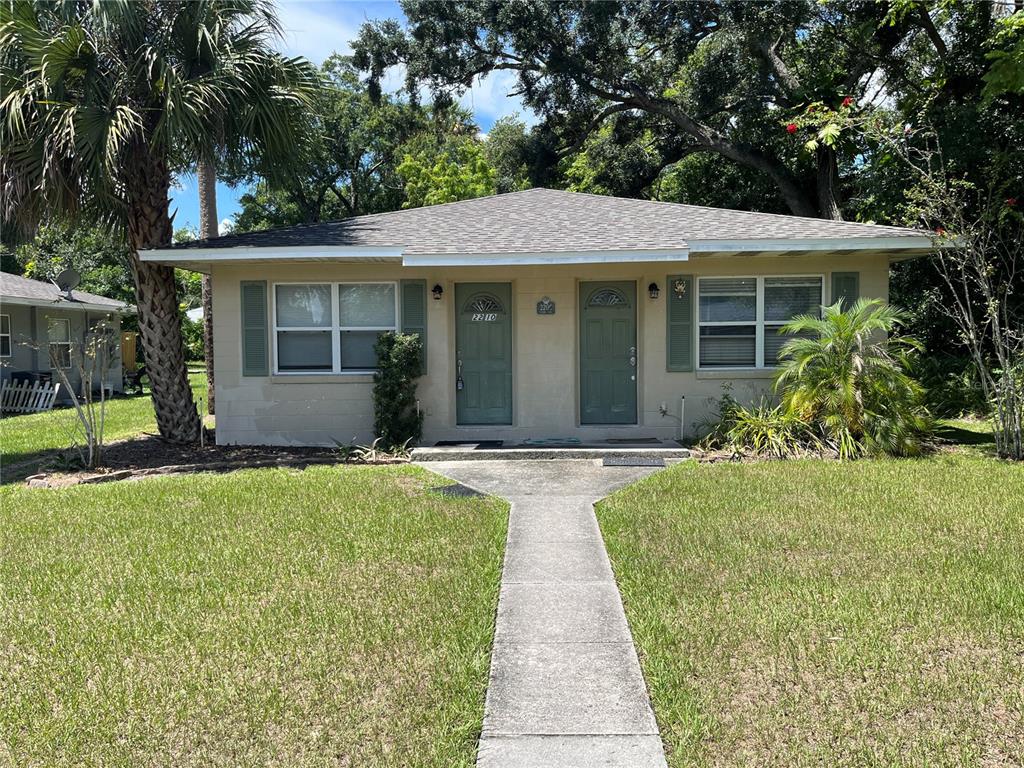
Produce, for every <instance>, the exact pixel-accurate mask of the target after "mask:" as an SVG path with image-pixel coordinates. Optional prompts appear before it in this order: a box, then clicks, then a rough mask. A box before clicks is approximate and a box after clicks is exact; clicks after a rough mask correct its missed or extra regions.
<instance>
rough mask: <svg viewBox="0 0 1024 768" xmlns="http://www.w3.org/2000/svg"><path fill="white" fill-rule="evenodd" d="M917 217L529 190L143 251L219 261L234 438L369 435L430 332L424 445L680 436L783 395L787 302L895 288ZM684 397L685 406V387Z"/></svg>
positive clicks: (219, 325) (197, 263) (914, 248)
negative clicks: (726, 409) (396, 347)
mask: <svg viewBox="0 0 1024 768" xmlns="http://www.w3.org/2000/svg"><path fill="white" fill-rule="evenodd" d="M931 248H932V241H931V238H930V237H929V236H928V235H927V234H926V233H922V232H918V231H915V230H911V229H902V228H897V227H885V226H875V225H869V224H854V223H849V222H836V221H825V220H820V219H807V218H798V217H794V216H779V215H771V214H762V213H749V212H742V211H728V210H719V209H714V208H703V207H699V206H691V205H677V204H672V203H657V202H648V201H643V200H627V199H620V198H612V197H599V196H593V195H585V194H576V193H570V192H559V191H553V190H547V189H531V190H527V191H525V192H515V193H510V194H505V195H498V196H494V197H485V198H478V199H474V200H466V201H463V202H458V203H449V204H447V205H438V206H433V207H428V208H418V209H412V210H405V211H396V212H393V213H385V214H376V215H371V216H360V217H356V218H351V219H345V220H342V221H337V222H329V223H321V224H311V225H305V226H296V227H288V228H282V229H276V230H269V231H265V232H253V233H249V234H237V235H228V236H225V237H220V238H217V239H215V240H209V241H195V242H190V243H186V244H182V245H178V246H173V247H171V248H167V249H160V250H153V251H147V252H143V254H142V256H141V258H142V259H143V260H144V261H154V262H159V263H164V264H171V265H174V266H176V267H183V268H186V269H193V270H198V271H201V272H205V273H209V274H210V275H211V276H212V278H213V298H214V304H215V306H216V312H215V314H214V349H215V360H214V366H215V373H216V382H217V393H216V394H217V441H218V442H220V443H241V444H259V443H271V444H303V445H316V444H319V445H331V444H333V443H334V441H335V440H338V441H344V442H348V441H350V440H353V439H354V440H357V441H361V442H365V441H369V440H371V439H372V437H373V435H372V433H373V401H372V387H373V375H372V374H373V368H374V366H375V364H376V360H375V357H374V353H373V344H374V341H375V339H376V337H377V335H378V334H379V333H380V332H381V331H385V330H400V331H407V332H416V333H420V334H422V335H423V336H424V340H425V349H426V360H425V362H426V374H425V375H424V376H423V378H422V379H420V381H419V386H418V397H419V402H420V406H421V408H422V409H423V413H424V415H425V421H424V442H425V443H431V442H434V441H440V440H467V441H471V440H482V439H498V440H507V441H519V440H524V439H555V438H578V439H581V440H585V441H587V440H604V439H610V438H647V437H653V438H667V439H670V438H674V437H677V436H678V435H679V433H680V426H681V424H680V421H681V420H682V422H683V423H682V426H684V427H685V430H686V432H687V433H691V432H692V430H693V424H694V422H698V421H700V420H701V419H703V418H706V417H707V416H708V415H709V414H710V410H709V409H710V408H711V404H710V398H715V397H718V396H720V395H721V392H722V387H723V385H729V386H731V391H732V394H733V396H735V397H736V398H737V399H740V400H745V401H750V400H752V399H755V398H757V397H758V396H760V394H762V393H764V392H766V391H769V389H770V383H771V378H772V374H773V369H774V366H775V363H776V356H777V354H778V351H779V348H780V346H781V345H782V343H783V341H784V338H783V337H781V336H779V335H778V333H777V329H778V328H779V326H780V325H781V324H783V323H785V322H786V321H787V320H789V319H790V318H791V317H793V316H794V315H796V314H800V313H804V312H816V311H818V308H819V306H820V305H822V304H829V303H831V302H834V301H836V300H837V299H840V298H845V299H852V298H854V297H856V296H871V297H877V298H880V299H887V297H888V286H889V264H890V263H891V262H893V261H894V260H897V259H905V258H911V257H914V256H919V255H922V254H924V253H926V252H928V251H929V249H931ZM683 397H685V413H684V414H682V415H681V413H680V410H681V407H682V406H681V398H683Z"/></svg>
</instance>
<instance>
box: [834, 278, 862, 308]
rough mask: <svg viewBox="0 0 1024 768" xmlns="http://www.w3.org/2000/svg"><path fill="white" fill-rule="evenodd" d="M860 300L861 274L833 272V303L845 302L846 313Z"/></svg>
mask: <svg viewBox="0 0 1024 768" xmlns="http://www.w3.org/2000/svg"><path fill="white" fill-rule="evenodd" d="M859 298H860V272H833V273H832V303H833V304H835V303H836V302H837V301H839V300H840V299H841V300H842V302H843V306H842V309H843V311H844V312H845V311H846V310H848V309H849V308H850V307H852V306H853V303H854V302H855V301H856V300H857V299H859Z"/></svg>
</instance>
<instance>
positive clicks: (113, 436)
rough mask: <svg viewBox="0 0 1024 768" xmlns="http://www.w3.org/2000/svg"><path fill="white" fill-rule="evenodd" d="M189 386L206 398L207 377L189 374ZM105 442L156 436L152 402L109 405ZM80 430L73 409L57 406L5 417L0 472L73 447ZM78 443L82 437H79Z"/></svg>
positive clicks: (120, 400)
mask: <svg viewBox="0 0 1024 768" xmlns="http://www.w3.org/2000/svg"><path fill="white" fill-rule="evenodd" d="M189 384H191V386H192V393H193V395H195V396H199V395H201V396H203V397H205V396H206V375H205V374H204V373H202V372H199V371H194V370H190V371H189ZM105 422H106V426H105V429H104V438H105V440H106V442H108V443H109V442H112V441H114V440H120V439H123V438H128V437H137V436H138V435H141V434H143V433H144V432H151V433H155V432H156V431H157V428H156V414H155V413H154V412H153V399H152V398H151V397H150V395H149V392H148V391H147V392H146V393H145V394H142V395H132V396H129V397H117V398H114V399H113V400H110V401H108V402H107V405H106V418H105ZM77 430H78V419H77V417H76V415H75V410H74V408H71V407H66V408H65V407H58V408H54V409H53V410H52V411H48V412H46V413H30V414H25V415H19V416H6V417H4V418H2V419H0V470H2V467H3V466H9V465H12V464H18V463H20V462H25V461H30V460H32V459H36V458H42V457H43V456H44V455H45V454H47V453H49V452H51V451H59V450H64V449H65V448H69V447H70V446H71V443H72V441H73V440H74V439H75V436H76V434H78V432H77ZM78 439H79V442H81V438H80V437H79V438H78Z"/></svg>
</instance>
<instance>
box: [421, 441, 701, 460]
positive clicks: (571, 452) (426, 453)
mask: <svg viewBox="0 0 1024 768" xmlns="http://www.w3.org/2000/svg"><path fill="white" fill-rule="evenodd" d="M608 458H616V459H640V458H644V459H648V458H650V459H688V458H690V451H689V449H687V448H683V447H682V446H679V445H676V444H674V443H663V444H661V445H650V446H644V447H642V448H639V447H638V448H624V447H621V446H608V447H597V446H580V447H564V448H546V447H543V446H512V447H509V448H474V447H472V446H467V445H444V446H433V447H423V448H414V449H413V451H412V460H413V461H516V460H520V461H537V460H545V459H608Z"/></svg>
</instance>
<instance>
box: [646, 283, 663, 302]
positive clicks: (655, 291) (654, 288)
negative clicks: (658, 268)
mask: <svg viewBox="0 0 1024 768" xmlns="http://www.w3.org/2000/svg"><path fill="white" fill-rule="evenodd" d="M660 294H661V289H660V288H658V284H657V283H651V284H650V285H648V286H647V295H648V296H650V297H651V298H652V299H656V298H658V296H659V295H660Z"/></svg>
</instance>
